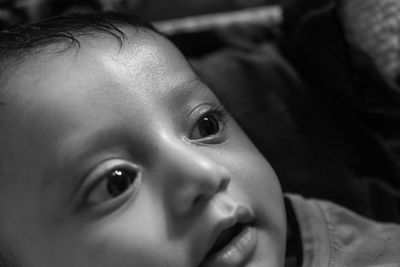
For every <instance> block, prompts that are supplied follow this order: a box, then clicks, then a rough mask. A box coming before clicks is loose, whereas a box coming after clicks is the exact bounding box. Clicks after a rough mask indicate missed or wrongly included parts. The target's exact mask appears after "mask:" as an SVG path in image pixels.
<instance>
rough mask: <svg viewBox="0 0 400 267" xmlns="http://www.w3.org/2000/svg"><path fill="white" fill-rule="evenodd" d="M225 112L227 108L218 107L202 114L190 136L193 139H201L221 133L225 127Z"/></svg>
mask: <svg viewBox="0 0 400 267" xmlns="http://www.w3.org/2000/svg"><path fill="white" fill-rule="evenodd" d="M225 113H226V111H225V110H223V109H221V108H216V109H212V110H210V111H209V112H207V113H206V114H204V115H202V116H201V117H200V119H198V120H197V122H196V124H195V126H194V128H193V130H192V133H191V136H190V138H191V139H192V140H201V139H205V138H208V137H212V136H216V135H218V134H219V133H221V132H222V131H223V129H224V127H225V120H224V119H225V116H226V114H225Z"/></svg>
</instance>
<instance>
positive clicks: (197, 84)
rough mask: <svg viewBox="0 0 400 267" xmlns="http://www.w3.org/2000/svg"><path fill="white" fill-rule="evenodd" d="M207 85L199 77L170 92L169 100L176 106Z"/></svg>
mask: <svg viewBox="0 0 400 267" xmlns="http://www.w3.org/2000/svg"><path fill="white" fill-rule="evenodd" d="M201 87H205V84H204V83H203V82H202V81H201V80H200V79H199V78H197V77H195V78H194V79H192V80H190V81H188V82H185V83H184V84H181V85H179V86H177V87H175V88H173V89H171V91H170V92H169V96H168V99H169V100H170V101H169V102H170V103H172V104H173V105H176V106H181V105H183V104H185V103H187V101H188V100H189V99H190V98H191V97H192V96H193V95H194V94H195V93H196V91H197V90H198V89H199V88H201Z"/></svg>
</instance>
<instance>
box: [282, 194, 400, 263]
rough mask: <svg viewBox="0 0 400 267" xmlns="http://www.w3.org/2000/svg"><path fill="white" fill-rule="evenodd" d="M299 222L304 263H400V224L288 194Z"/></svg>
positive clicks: (325, 202)
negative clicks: (383, 221)
mask: <svg viewBox="0 0 400 267" xmlns="http://www.w3.org/2000/svg"><path fill="white" fill-rule="evenodd" d="M287 197H288V198H289V199H290V200H291V203H292V205H293V208H294V210H295V214H296V217H297V220H298V223H299V228H300V232H301V239H302V244H303V266H304V267H308V266H385V267H390V266H400V225H398V224H394V223H380V222H376V221H373V220H370V219H368V218H365V217H363V216H360V215H358V214H356V213H355V212H353V211H351V210H349V209H347V208H345V207H342V206H339V205H337V204H334V203H332V202H329V201H324V200H316V199H304V198H303V197H301V196H298V195H291V194H288V195H287Z"/></svg>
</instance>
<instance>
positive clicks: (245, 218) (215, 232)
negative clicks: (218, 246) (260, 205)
mask: <svg viewBox="0 0 400 267" xmlns="http://www.w3.org/2000/svg"><path fill="white" fill-rule="evenodd" d="M231 214H232V215H230V216H228V217H226V218H223V219H221V220H220V221H218V222H217V224H216V225H215V227H214V228H213V229H212V231H211V236H210V238H209V242H208V245H207V246H206V248H207V249H206V250H205V251H204V256H203V261H204V260H206V258H207V257H208V256H209V255H208V254H209V252H210V250H211V249H212V248H213V246H214V244H215V243H216V242H217V240H218V238H219V237H220V235H221V234H222V232H224V231H225V230H227V229H229V228H230V227H232V226H234V225H235V224H238V223H240V224H249V223H251V222H252V221H253V219H254V218H253V214H252V213H251V212H250V210H249V209H248V208H246V207H245V206H237V207H236V208H235V210H234V212H232V213H231ZM200 265H201V264H200Z"/></svg>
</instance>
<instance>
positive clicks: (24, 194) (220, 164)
mask: <svg viewBox="0 0 400 267" xmlns="http://www.w3.org/2000/svg"><path fill="white" fill-rule="evenodd" d="M0 45H1V48H0V49H1V58H0V61H1V65H2V67H1V76H0V92H1V94H0V95H1V98H0V100H1V105H0V111H1V112H0V147H1V153H0V181H1V187H0V216H1V220H0V248H1V249H0V252H1V261H0V266H5V267H18V266H22V267H99V266H100V267H128V266H129V267H133V266H135V267H199V266H201V267H239V266H247V267H278V266H318V267H320V266H367V265H368V264H369V265H376V266H400V253H399V252H400V226H397V225H394V224H378V223H375V222H372V221H369V220H367V219H364V218H362V217H359V216H357V215H356V214H354V213H352V212H351V211H348V210H346V209H344V208H341V207H338V206H336V205H334V204H332V203H328V202H322V201H315V200H305V199H303V198H301V197H299V196H296V195H288V196H286V197H284V196H283V193H282V191H281V188H280V185H279V182H278V180H277V177H276V175H275V173H274V171H273V170H272V168H271V166H270V165H269V164H268V162H267V161H266V160H265V159H264V157H263V156H262V155H261V154H260V152H259V151H258V150H257V149H256V147H254V145H253V144H252V143H251V141H250V140H249V139H248V138H247V137H246V134H245V133H244V132H243V131H242V130H241V128H240V127H239V126H238V124H237V123H236V122H235V121H234V119H233V118H231V117H230V116H229V114H228V113H227V112H226V110H225V109H224V107H223V106H222V105H221V103H220V102H219V101H218V99H217V98H216V97H215V95H214V94H213V93H212V91H211V90H210V89H209V88H208V87H207V85H206V84H204V83H203V82H202V81H201V80H199V78H198V77H197V76H196V74H195V73H194V72H193V71H192V69H191V67H190V66H189V65H188V63H187V61H186V60H185V58H184V57H183V56H182V55H181V53H180V52H179V51H178V50H177V48H175V47H174V46H173V45H172V44H171V42H169V41H168V40H167V39H166V38H164V37H163V36H161V35H160V34H158V33H157V32H156V31H155V30H154V29H153V28H152V27H151V26H150V25H147V24H146V23H143V22H140V21H139V20H135V19H133V18H125V17H122V16H119V15H116V14H112V13H103V14H93V15H74V16H69V17H59V18H52V19H49V20H47V21H42V22H38V23H36V24H31V25H27V26H24V27H20V28H16V29H11V30H5V31H3V32H1V33H0ZM287 222H289V223H287Z"/></svg>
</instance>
